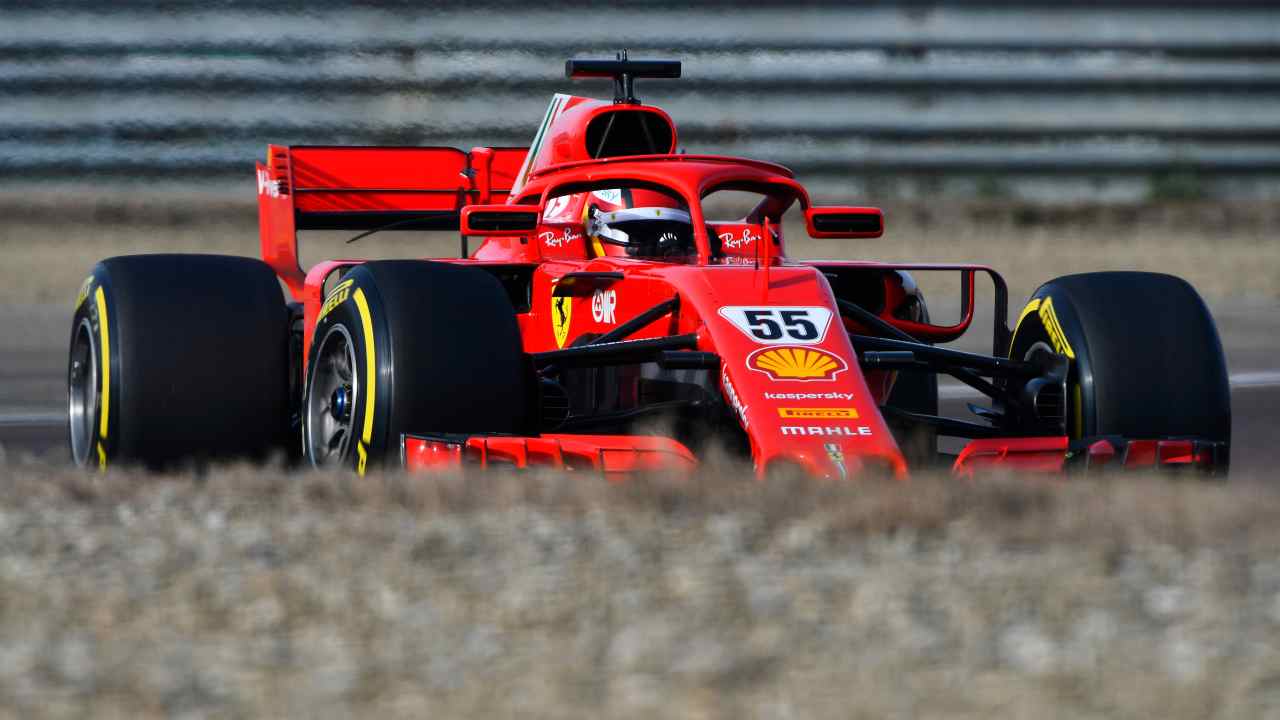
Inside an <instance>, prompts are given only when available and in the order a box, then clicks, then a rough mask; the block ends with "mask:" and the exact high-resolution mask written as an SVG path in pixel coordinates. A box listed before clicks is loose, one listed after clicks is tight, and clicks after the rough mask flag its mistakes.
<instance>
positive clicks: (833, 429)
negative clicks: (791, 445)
mask: <svg viewBox="0 0 1280 720" xmlns="http://www.w3.org/2000/svg"><path fill="white" fill-rule="evenodd" d="M782 434H783V435H817V436H821V437H828V436H837V437H866V436H867V435H870V434H871V428H869V427H867V426H866V425H860V426H858V427H850V426H848V425H831V426H825V425H783V426H782Z"/></svg>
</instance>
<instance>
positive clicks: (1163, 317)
mask: <svg viewBox="0 0 1280 720" xmlns="http://www.w3.org/2000/svg"><path fill="white" fill-rule="evenodd" d="M1038 348H1044V349H1048V350H1051V351H1053V352H1056V353H1060V354H1063V355H1066V356H1067V358H1068V359H1069V360H1070V362H1071V369H1070V373H1069V376H1068V382H1067V416H1066V420H1067V432H1068V435H1070V436H1071V437H1072V438H1073V439H1078V438H1082V437H1091V436H1096V435H1119V436H1123V437H1126V438H1130V439H1159V438H1199V439H1204V440H1211V441H1215V442H1222V443H1229V442H1230V440H1231V388H1230V384H1229V381H1228V377H1227V364H1226V360H1225V358H1224V357H1223V353H1222V344H1221V342H1220V341H1219V339H1218V331H1217V327H1216V326H1215V325H1214V322H1213V317H1212V316H1211V315H1210V314H1209V310H1208V308H1207V307H1206V306H1205V304H1204V301H1203V300H1202V299H1201V298H1200V295H1199V294H1197V293H1196V291H1195V289H1194V288H1192V287H1191V285H1189V284H1188V283H1187V282H1186V281H1185V280H1182V279H1180V278H1177V277H1173V276H1172V275H1161V274H1156V273H1144V272H1099V273H1085V274H1081V275H1068V276H1065V277H1060V278H1057V279H1055V280H1051V281H1050V282H1047V283H1045V284H1044V285H1042V286H1040V288H1039V289H1038V290H1036V292H1035V293H1034V294H1033V295H1032V296H1031V300H1030V301H1029V302H1028V303H1027V305H1026V307H1025V308H1024V309H1023V310H1022V313H1021V315H1020V316H1019V318H1018V322H1017V325H1016V327H1015V330H1014V334H1013V339H1012V342H1011V344H1010V349H1009V357H1011V358H1013V359H1024V358H1027V357H1029V356H1030V355H1031V353H1032V352H1033V351H1034V350H1036V349H1038Z"/></svg>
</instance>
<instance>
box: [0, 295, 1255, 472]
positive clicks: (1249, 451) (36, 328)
mask: <svg viewBox="0 0 1280 720" xmlns="http://www.w3.org/2000/svg"><path fill="white" fill-rule="evenodd" d="M1211 306H1212V310H1213V313H1214V317H1215V318H1216V320H1217V322H1218V328H1219V332H1220V334H1221V337H1222V343H1223V346H1224V348H1225V349H1226V353H1227V364H1228V367H1229V370H1230V373H1231V407H1232V416H1233V420H1232V425H1233V431H1232V436H1233V437H1232V453H1231V455H1232V457H1231V460H1232V472H1233V474H1240V475H1245V474H1247V475H1250V476H1255V477H1270V476H1271V475H1273V474H1274V469H1275V468H1276V467H1280V442H1277V441H1280V432H1278V431H1280V300H1271V301H1261V300H1258V301H1245V300H1234V301H1225V302H1221V303H1213V304H1211ZM70 317H71V311H70V309H69V307H67V306H57V305H11V306H7V307H0V453H2V454H3V456H5V457H7V458H8V459H10V460H16V459H20V458H37V459H41V460H45V461H50V462H65V461H66V460H67V455H68V450H67V440H66V386H65V382H66V381H65V379H64V373H65V372H66V353H67V343H68V336H69V333H70V330H69V323H70ZM971 332H972V334H973V336H974V337H973V338H972V339H970V340H968V341H964V342H962V343H960V344H958V345H957V347H959V348H960V349H965V350H971V351H977V352H982V351H984V350H986V351H989V350H990V348H984V347H983V346H982V345H983V344H982V338H983V337H990V336H989V334H987V333H989V330H988V331H985V332H984V331H983V330H982V329H981V328H978V327H975V329H974V330H973V331H971ZM1188 351H1194V350H1193V349H1190V348H1189V349H1188ZM940 396H941V397H940V400H941V406H942V412H943V414H948V415H951V416H953V417H961V418H963V417H966V416H968V415H969V414H968V411H967V410H966V409H965V404H966V403H968V402H974V401H980V400H981V398H980V397H978V396H976V394H974V393H973V392H972V391H970V390H969V388H967V387H966V386H962V385H955V384H950V383H946V382H944V383H943V384H942V386H941V388H940ZM956 447H957V446H956V445H955V444H954V443H952V444H950V445H948V444H947V441H944V445H943V448H944V449H947V450H951V451H954V450H955V449H956Z"/></svg>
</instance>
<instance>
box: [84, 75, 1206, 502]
mask: <svg viewBox="0 0 1280 720" xmlns="http://www.w3.org/2000/svg"><path fill="white" fill-rule="evenodd" d="M566 70H567V74H568V75H569V76H571V77H605V78H613V80H614V88H615V97H614V98H613V99H612V100H611V101H599V100H592V99H588V98H583V97H574V96H568V95H556V96H555V97H554V98H553V100H552V101H551V104H550V106H549V108H548V110H547V112H546V115H545V117H544V118H543V119H542V122H541V123H540V124H539V126H538V129H537V132H536V134H535V136H534V139H533V143H532V145H531V146H530V147H529V148H528V149H527V150H525V149H520V148H483V147H480V148H473V149H471V150H470V151H469V152H464V151H462V150H457V149H453V148H442V147H328V146H326V147H317V146H302V147H299V146H294V147H283V146H276V145H272V146H270V147H269V149H268V152H267V158H266V162H264V163H260V164H259V165H258V167H257V188H258V202H259V216H260V237H261V249H262V259H261V260H256V259H249V258H238V257H220V256H208V255H152V256H133V257H116V258H110V259H107V260H104V261H102V262H101V263H99V264H98V265H97V266H96V267H95V268H94V269H93V272H92V274H91V275H90V277H89V278H88V279H87V280H86V281H85V282H84V285H83V287H81V289H80V293H79V297H78V298H77V301H76V309H75V316H74V322H73V325H72V333H71V346H70V364H69V387H70V392H69V395H70V424H69V428H70V444H71V452H72V457H73V458H74V460H75V462H76V463H78V464H80V465H96V466H102V467H105V466H107V465H110V464H112V463H126V464H142V465H147V466H157V465H159V466H163V465H167V464H171V463H174V462H186V461H189V460H191V459H201V458H222V457H244V456H247V457H265V456H268V455H270V454H272V453H273V452H279V451H280V450H281V449H283V450H284V451H286V452H292V454H293V455H294V457H297V458H300V459H301V460H302V462H304V463H306V464H310V465H314V466H317V467H329V466H350V467H352V468H354V469H355V470H356V471H357V472H360V473H364V472H365V471H366V469H367V468H369V467H371V466H376V465H383V466H385V465H392V466H397V465H399V466H404V467H406V468H409V469H412V470H417V469H424V468H452V467H458V466H480V467H493V466H514V467H532V466H547V467H555V468H563V469H566V470H592V471H596V472H599V473H603V474H605V475H606V476H610V477H613V476H618V475H623V474H626V473H630V472H635V471H652V470H660V471H666V470H672V469H676V470H681V469H688V468H692V467H694V466H696V464H697V463H698V457H699V456H700V454H701V453H702V452H704V451H705V450H706V449H707V448H710V447H717V448H725V449H727V451H728V452H730V453H733V454H737V455H739V456H741V457H742V458H744V459H746V460H749V461H750V463H751V464H752V466H753V467H754V469H755V472H756V473H757V474H758V475H759V476H761V477H763V476H766V475H768V474H770V473H773V472H775V471H778V470H781V469H786V468H792V469H799V470H801V471H803V472H807V473H810V474H813V475H817V476H825V477H832V478H844V477H853V476H857V475H860V474H864V473H868V472H876V473H887V474H891V475H894V476H899V477H902V476H906V475H907V474H908V473H909V472H910V471H911V470H912V469H914V468H918V467H924V466H928V465H932V464H936V463H939V462H943V463H947V464H950V465H951V466H952V467H953V469H954V470H955V472H957V473H960V474H971V473H973V472H975V471H977V470H979V469H982V468H991V467H1001V468H1021V469H1037V470H1048V471H1061V470H1064V469H1068V468H1072V467H1082V468H1083V467H1092V468H1097V467H1103V466H1109V467H1133V466H1152V465H1158V466H1170V467H1183V468H1193V469H1199V470H1204V471H1209V472H1214V473H1222V472H1224V471H1225V469H1226V467H1227V461H1228V452H1229V450H1228V449H1229V442H1230V424H1231V423H1230V397H1229V388H1228V383H1227V375H1226V367H1225V362H1224V360H1223V354H1222V349H1221V346H1220V344H1219V340H1218V335H1217V330H1216V329H1215V326H1214V322H1213V319H1212V318H1211V317H1210V314H1209V312H1208V311H1207V310H1206V308H1205V304H1204V303H1203V301H1202V300H1201V298H1200V297H1199V296H1198V295H1197V293H1196V292H1195V290H1193V289H1192V288H1191V286H1190V285H1188V284H1187V283H1186V282H1184V281H1182V280H1180V279H1178V278H1175V277H1171V276H1168V275H1159V274H1150V273H1140V272H1104V273H1091V274H1085V275H1072V276H1068V277H1061V278H1058V279H1056V280H1052V281H1050V282H1047V283H1045V284H1044V285H1042V286H1041V287H1040V288H1039V289H1038V290H1037V291H1036V292H1035V294H1034V295H1033V296H1032V297H1031V299H1030V301H1029V302H1028V303H1027V304H1026V305H1025V306H1023V307H1022V308H1021V310H1020V312H1018V314H1017V316H1016V321H1015V322H1014V323H1013V326H1012V328H1010V326H1009V324H1008V320H1007V318H1008V300H1007V292H1006V286H1005V283H1004V281H1003V280H1002V279H1001V277H1000V275H998V274H997V273H996V272H995V271H994V270H992V269H991V268H989V267H986V266H983V265H967V264H960V265H918V264H892V263H881V262H852V261H819V260H799V259H794V258H788V257H787V253H786V247H787V243H786V240H785V239H784V230H786V231H787V232H791V231H793V230H797V229H799V227H801V220H800V218H803V220H802V226H803V227H804V228H805V229H806V230H807V231H808V234H809V235H810V236H812V237H813V238H832V239H836V238H874V237H879V236H880V235H881V234H882V231H883V216H882V213H881V212H880V211H879V210H877V209H875V208H869V207H855V206H836V207H831V206H828V207H822V206H816V205H814V204H812V203H811V202H810V198H809V195H808V193H807V192H806V191H805V188H804V187H803V186H802V185H801V184H800V183H799V182H797V181H796V179H795V178H794V176H793V173H792V172H791V171H790V170H788V169H787V168H785V167H783V166H781V165H777V164H774V163H770V162H762V161H759V160H747V159H742V158H734V157H720V156H712V155H697V154H684V153H683V152H680V151H679V150H678V143H677V132H676V125H675V123H674V122H673V120H672V118H671V117H670V116H669V115H668V114H667V113H666V112H664V111H663V110H661V109H659V108H657V107H654V106H652V105H646V104H643V103H641V102H640V101H639V100H637V99H636V97H635V94H634V82H635V79H636V78H645V77H648V78H676V77H679V75H680V64H679V63H678V62H672V61H635V60H628V59H626V58H625V57H623V56H620V58H619V59H617V60H570V61H568V63H567V68H566ZM726 198H728V200H726ZM789 212H790V215H788V213H789ZM784 216H787V217H793V218H795V220H793V221H792V220H789V221H787V222H784ZM305 230H348V231H354V232H358V233H361V234H362V235H363V234H368V233H372V232H376V231H390V230H437V231H438V230H458V231H460V236H461V242H460V244H461V248H460V250H461V252H460V253H459V256H458V257H457V258H431V259H408V260H395V261H370V262H365V261H357V260H332V261H328V262H321V263H320V264H318V265H316V266H314V267H311V268H309V269H306V270H304V269H302V268H301V267H300V266H299V260H298V237H297V236H298V232H299V231H305ZM477 240H478V241H479V242H478V245H477V244H475V243H476V241H477ZM473 245H475V246H474V247H473ZM936 272H949V273H955V274H957V276H958V278H959V280H960V287H961V297H960V310H961V312H960V320H959V321H958V322H957V323H955V324H950V325H944V324H937V323H931V322H930V318H929V312H928V307H927V305H926V303H925V298H924V297H923V295H922V293H921V292H920V291H919V289H918V286H917V284H916V282H915V277H919V276H921V274H922V273H936ZM913 275H914V276H915V277H913ZM979 276H982V278H983V282H984V283H985V282H987V281H990V283H991V284H992V287H993V290H992V297H993V299H994V305H995V307H994V317H995V318H996V320H995V323H994V331H993V335H994V337H993V338H992V342H991V354H990V355H982V354H975V353H968V352H960V351H957V350H954V349H949V348H947V347H945V344H946V343H948V342H951V341H953V340H955V339H957V338H958V337H960V336H961V335H962V334H964V333H965V332H966V331H968V330H969V329H970V326H971V324H972V323H973V320H974V316H975V308H974V306H975V283H976V282H977V279H978V277H979ZM281 284H283V286H284V287H285V288H286V289H287V294H288V296H289V300H288V301H285V300H284V299H283V298H282V292H281V287H280V286H281ZM939 374H943V375H948V376H950V377H952V378H955V379H956V380H957V381H959V382H960V383H963V384H964V385H967V386H968V387H970V388H972V389H973V390H974V391H976V393H980V394H981V395H982V396H986V397H987V398H988V402H986V403H984V404H981V405H978V404H973V405H970V410H971V411H972V413H973V414H972V416H970V417H965V418H955V417H943V416H940V415H939V412H938V384H937V376H938V375H939ZM939 435H942V436H950V437H955V438H962V439H965V440H967V443H966V444H964V445H963V448H962V449H961V450H960V451H959V453H958V455H943V454H941V453H939V452H938V436H939Z"/></svg>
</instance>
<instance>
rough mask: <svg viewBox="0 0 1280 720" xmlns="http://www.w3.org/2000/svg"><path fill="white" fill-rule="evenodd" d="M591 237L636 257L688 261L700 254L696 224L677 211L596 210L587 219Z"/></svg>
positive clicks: (647, 209) (640, 209)
mask: <svg viewBox="0 0 1280 720" xmlns="http://www.w3.org/2000/svg"><path fill="white" fill-rule="evenodd" d="M587 235H589V236H591V237H592V238H595V239H597V240H599V241H600V242H603V243H609V244H610V245H620V246H622V247H625V248H626V249H627V254H628V255H632V256H635V257H654V258H670V257H684V256H688V255H692V254H694V253H695V252H696V247H695V245H694V241H693V221H692V220H691V219H690V217H689V213H688V212H687V211H685V210H680V209H677V208H668V207H638V208H626V209H624V210H613V211H610V212H599V211H596V210H593V211H592V213H591V216H590V217H588V218H587Z"/></svg>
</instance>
